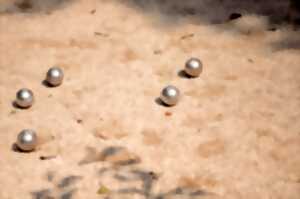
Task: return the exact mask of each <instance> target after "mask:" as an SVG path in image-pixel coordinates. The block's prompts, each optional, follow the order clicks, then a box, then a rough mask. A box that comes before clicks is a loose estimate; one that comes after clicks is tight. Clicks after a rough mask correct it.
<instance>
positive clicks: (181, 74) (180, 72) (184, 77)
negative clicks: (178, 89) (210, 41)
mask: <svg viewBox="0 0 300 199" xmlns="http://www.w3.org/2000/svg"><path fill="white" fill-rule="evenodd" d="M177 75H178V77H180V78H183V79H194V78H195V77H192V76H190V75H188V74H187V73H186V72H185V71H184V70H180V71H178V73H177Z"/></svg>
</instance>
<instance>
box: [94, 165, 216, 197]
mask: <svg viewBox="0 0 300 199" xmlns="http://www.w3.org/2000/svg"><path fill="white" fill-rule="evenodd" d="M104 175H107V176H108V177H113V178H114V179H115V180H117V181H118V182H119V183H120V184H123V185H122V187H121V188H118V189H114V190H110V189H108V188H107V190H109V191H106V192H103V193H102V192H101V193H99V192H98V194H101V195H106V196H107V197H108V198H122V196H123V195H124V196H125V195H130V196H133V195H136V194H137V195H139V196H142V197H143V198H145V199H170V198H173V197H175V196H178V197H182V198H191V199H192V198H199V197H201V196H207V195H213V194H212V193H210V192H207V191H205V190H202V189H198V188H195V187H184V186H178V187H175V188H173V189H170V190H168V189H163V190H161V191H155V185H156V183H157V182H158V180H159V179H160V176H161V175H160V174H158V173H156V172H154V171H149V170H145V169H142V168H136V167H128V168H124V167H121V168H117V169H116V168H114V167H105V168H102V169H100V171H99V176H100V177H101V178H102V177H104ZM102 186H103V185H102ZM105 187H107V186H105ZM108 187H109V186H108Z"/></svg>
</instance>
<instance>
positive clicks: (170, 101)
mask: <svg viewBox="0 0 300 199" xmlns="http://www.w3.org/2000/svg"><path fill="white" fill-rule="evenodd" d="M179 98H180V91H179V90H178V88H176V87H175V86H171V85H169V86H167V87H165V88H164V89H163V90H162V92H161V96H160V99H161V101H162V102H163V103H165V104H166V105H169V106H174V105H176V104H177V103H178V101H179Z"/></svg>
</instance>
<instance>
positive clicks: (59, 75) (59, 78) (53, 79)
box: [46, 67, 64, 86]
mask: <svg viewBox="0 0 300 199" xmlns="http://www.w3.org/2000/svg"><path fill="white" fill-rule="evenodd" d="M63 79H64V72H63V71H62V69H60V68H58V67H52V68H50V69H49V70H48V72H47V75H46V81H47V83H48V84H49V85H50V86H59V85H60V84H61V83H62V82H63Z"/></svg>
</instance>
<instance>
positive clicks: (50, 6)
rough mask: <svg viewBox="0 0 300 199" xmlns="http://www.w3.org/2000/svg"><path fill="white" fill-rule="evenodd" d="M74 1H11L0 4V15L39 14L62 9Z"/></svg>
mask: <svg viewBox="0 0 300 199" xmlns="http://www.w3.org/2000/svg"><path fill="white" fill-rule="evenodd" d="M73 2H75V0H12V1H3V2H0V14H1V13H24V12H26V13H41V12H45V13H48V14H50V13H51V12H53V11H55V10H57V9H61V8H64V7H65V6H67V5H68V4H70V3H73Z"/></svg>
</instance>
